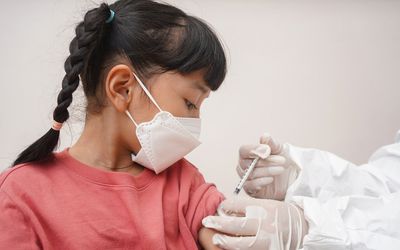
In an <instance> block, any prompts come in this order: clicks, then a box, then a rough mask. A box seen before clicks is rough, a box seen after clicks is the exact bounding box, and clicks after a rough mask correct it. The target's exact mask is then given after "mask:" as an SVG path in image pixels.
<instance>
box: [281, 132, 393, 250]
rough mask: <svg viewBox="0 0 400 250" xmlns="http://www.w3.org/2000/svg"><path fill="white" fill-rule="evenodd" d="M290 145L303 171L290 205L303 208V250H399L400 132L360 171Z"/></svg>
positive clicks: (331, 157) (337, 159)
mask: <svg viewBox="0 0 400 250" xmlns="http://www.w3.org/2000/svg"><path fill="white" fill-rule="evenodd" d="M286 146H287V153H288V154H289V155H290V157H291V158H292V159H293V161H295V162H296V163H297V165H298V166H299V167H300V168H301V171H300V173H299V177H298V178H297V180H296V181H295V182H294V183H293V184H292V185H291V186H290V187H289V189H288V192H287V196H286V201H289V202H295V203H296V204H298V205H299V206H300V207H302V208H303V209H304V216H305V218H306V220H307V221H308V224H309V231H308V234H307V235H306V236H305V238H304V244H303V249H304V250H314V249H317V250H327V249H329V250H341V249H354V250H361V249H363V250H366V249H374V250H375V249H385V250H392V249H393V250H395V249H396V250H399V249H400V131H399V132H398V133H397V138H396V142H395V143H394V144H391V145H387V146H384V147H382V148H380V149H378V150H377V151H376V152H375V153H374V154H373V155H372V156H371V157H370V159H369V161H368V163H366V164H364V165H360V166H357V165H355V164H352V163H351V162H348V161H346V160H344V159H342V158H340V157H338V156H336V155H334V154H332V153H329V152H325V151H321V150H317V149H307V148H298V147H295V146H292V145H286Z"/></svg>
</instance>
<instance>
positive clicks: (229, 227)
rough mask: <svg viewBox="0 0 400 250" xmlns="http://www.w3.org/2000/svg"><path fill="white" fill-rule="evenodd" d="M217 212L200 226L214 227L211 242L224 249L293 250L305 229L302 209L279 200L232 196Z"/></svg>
mask: <svg viewBox="0 0 400 250" xmlns="http://www.w3.org/2000/svg"><path fill="white" fill-rule="evenodd" d="M218 214H219V215H220V216H208V217H206V218H204V219H203V221H202V222H203V226H205V227H207V228H212V229H214V230H216V231H218V232H219V233H217V234H215V235H214V236H213V243H214V244H215V245H216V246H218V247H221V248H223V249H228V250H229V249H252V250H268V249H270V250H289V249H290V250H294V249H296V250H297V249H299V248H300V247H301V244H302V239H303V237H304V235H305V234H306V232H307V230H308V226H307V223H306V221H305V220H304V215H303V212H302V210H301V209H300V208H299V207H297V206H296V205H294V204H291V203H285V202H282V201H276V200H261V199H254V198H247V199H243V198H238V197H233V198H230V199H227V200H225V201H223V202H222V203H221V205H220V208H219V209H218Z"/></svg>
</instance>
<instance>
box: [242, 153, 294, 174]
mask: <svg viewBox="0 0 400 250" xmlns="http://www.w3.org/2000/svg"><path fill="white" fill-rule="evenodd" d="M252 161H253V160H252V159H242V158H241V159H239V164H238V166H237V171H238V174H239V176H240V177H242V176H243V173H244V171H245V170H246V169H248V168H249V166H250V165H251V163H252ZM285 162H286V158H285V157H283V156H280V155H270V156H268V157H267V158H266V159H259V160H258V161H257V164H256V166H255V167H256V168H260V167H272V166H280V167H287V165H286V164H285ZM239 168H240V169H239Z"/></svg>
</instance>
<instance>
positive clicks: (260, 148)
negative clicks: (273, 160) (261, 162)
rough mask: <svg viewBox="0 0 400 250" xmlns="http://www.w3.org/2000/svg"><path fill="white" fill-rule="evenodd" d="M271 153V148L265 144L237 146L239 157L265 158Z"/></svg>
mask: <svg viewBox="0 0 400 250" xmlns="http://www.w3.org/2000/svg"><path fill="white" fill-rule="evenodd" d="M270 154H271V148H270V147H269V146H268V145H265V144H258V145H254V144H253V145H243V146H241V147H240V148H239V157H240V159H254V158H257V157H260V158H261V159H266V158H267V157H268V156H269V155H270Z"/></svg>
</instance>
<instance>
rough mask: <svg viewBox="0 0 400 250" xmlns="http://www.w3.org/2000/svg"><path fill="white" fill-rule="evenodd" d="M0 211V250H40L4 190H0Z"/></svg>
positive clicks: (24, 220) (31, 232)
mask: <svg viewBox="0 0 400 250" xmlns="http://www.w3.org/2000/svg"><path fill="white" fill-rule="evenodd" d="M0 211H1V212H0V248H1V249H40V247H39V246H38V245H37V244H36V237H35V233H34V231H33V229H32V227H31V226H30V225H29V223H28V222H27V220H26V218H25V216H24V214H23V213H22V211H21V210H20V209H19V208H18V207H17V206H16V205H15V203H14V202H13V200H12V199H11V197H10V196H9V195H8V194H7V193H6V192H5V191H4V190H0Z"/></svg>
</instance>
